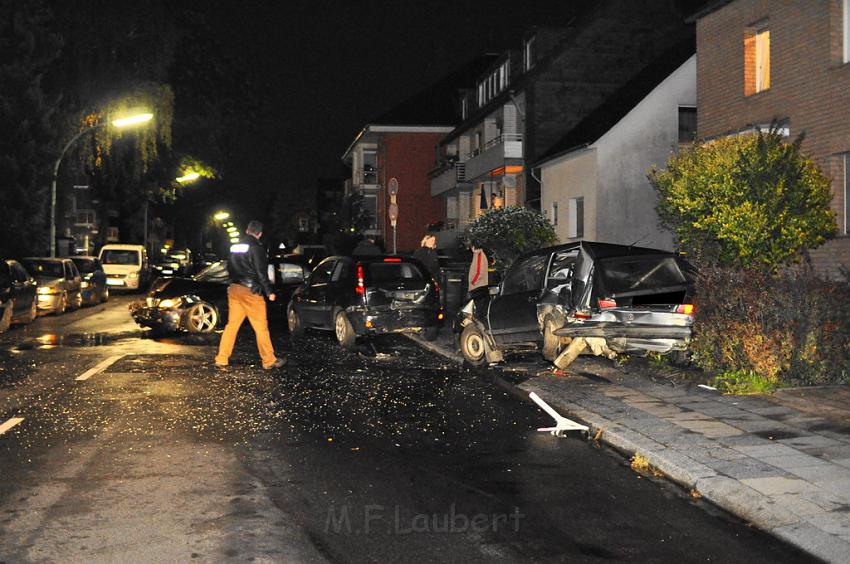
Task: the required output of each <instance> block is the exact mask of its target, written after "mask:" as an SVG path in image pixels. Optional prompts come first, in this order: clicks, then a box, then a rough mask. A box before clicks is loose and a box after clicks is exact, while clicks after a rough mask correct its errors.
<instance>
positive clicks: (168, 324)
mask: <svg viewBox="0 0 850 564" xmlns="http://www.w3.org/2000/svg"><path fill="white" fill-rule="evenodd" d="M132 316H133V320H134V321H135V322H136V323H138V324H139V325H141V326H142V327H150V328H151V329H161V330H163V331H177V330H178V329H179V328H180V311H179V310H176V309H160V308H158V307H137V308H134V309H133V310H132Z"/></svg>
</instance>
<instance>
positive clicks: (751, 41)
mask: <svg viewBox="0 0 850 564" xmlns="http://www.w3.org/2000/svg"><path fill="white" fill-rule="evenodd" d="M768 88H770V30H769V29H768V28H767V27H766V26H759V27H751V28H748V29H747V32H746V35H745V37H744V93H745V94H746V95H747V96H749V95H751V94H757V93H759V92H763V91H764V90H767V89H768Z"/></svg>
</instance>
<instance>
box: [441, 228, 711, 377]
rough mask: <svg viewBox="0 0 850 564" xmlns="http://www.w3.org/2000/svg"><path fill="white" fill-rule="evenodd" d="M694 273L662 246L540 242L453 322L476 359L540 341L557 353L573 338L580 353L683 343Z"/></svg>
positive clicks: (676, 347) (674, 347)
mask: <svg viewBox="0 0 850 564" xmlns="http://www.w3.org/2000/svg"><path fill="white" fill-rule="evenodd" d="M694 274H695V272H694V269H693V267H692V266H690V265H689V264H688V263H687V262H686V261H685V260H684V259H682V258H681V257H680V256H678V255H676V254H674V253H670V252H666V251H661V250H657V249H648V248H640V247H628V246H623V245H611V244H605V243H593V242H577V243H571V244H567V245H559V246H557V247H549V248H546V249H540V250H537V251H533V252H531V253H527V254H525V255H523V256H521V257H520V258H519V259H517V260H516V262H514V264H513V265H512V266H511V267H510V269H509V270H508V271H507V272H506V273H505V276H504V279H503V281H502V283H501V284H500V285H499V286H496V287H491V288H489V292H479V293H477V295H476V296H475V297H474V299H472V300H470V301H469V302H468V303H467V304H466V305H465V306H464V307H463V308H462V310H461V311H460V312H459V313H458V316H457V319H456V321H455V324H454V330H455V332H456V333H458V334H459V335H460V337H459V347H460V350H461V353H462V354H463V356H464V358H465V359H466V360H467V362H469V363H470V364H473V365H481V364H484V363H485V362H488V361H489V362H496V361H500V360H502V359H503V353H504V352H506V351H511V350H523V349H526V350H528V349H535V348H540V349H541V350H542V353H543V356H544V357H545V358H547V359H548V360H555V359H556V358H557V357H558V356H559V355H560V354H561V352H563V351H564V349H565V347H567V346H569V345H571V344H572V345H573V350H578V352H577V353H576V355H577V354H578V353H580V352H582V351H583V350H584V349H585V347H589V348H590V349H591V350H592V351H593V352H594V353H595V354H605V355H608V356H613V355H614V354H617V353H625V352H633V351H655V352H658V353H662V354H666V353H672V352H676V351H684V350H685V349H686V348H687V345H688V343H689V341H690V338H691V331H692V326H693V314H694V305H693V299H692V298H693V278H694ZM573 342H575V344H573ZM573 358H574V357H573ZM570 361H571V360H570ZM566 364H568V362H566ZM559 366H561V367H563V366H565V364H563V365H561V364H560V363H559Z"/></svg>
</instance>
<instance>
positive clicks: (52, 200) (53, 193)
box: [50, 113, 153, 257]
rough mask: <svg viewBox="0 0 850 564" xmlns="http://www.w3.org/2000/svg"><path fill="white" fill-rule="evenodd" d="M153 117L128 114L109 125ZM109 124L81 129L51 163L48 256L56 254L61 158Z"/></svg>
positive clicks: (148, 119) (132, 122) (118, 125)
mask: <svg viewBox="0 0 850 564" xmlns="http://www.w3.org/2000/svg"><path fill="white" fill-rule="evenodd" d="M151 119H153V114H150V113H141V114H137V115H133V116H129V117H126V118H121V119H116V120H114V121H112V123H111V125H113V126H114V127H127V126H128V125H138V124H141V123H145V122H148V121H150V120H151ZM108 125H110V123H108V122H107V123H99V124H97V125H93V126H91V127H89V128H88V129H83V130H82V131H80V132H79V133H77V134H76V135H74V136H73V137H72V138H71V140H70V141H68V142H67V143H66V144H65V147H64V148H63V149H62V152H61V153H60V154H59V158H58V159H56V164H54V165H53V181H52V182H51V183H50V256H51V257H55V256H56V180H57V178H58V177H59V165H61V164H62V159H63V158H64V157H65V153H67V152H68V149H70V148H71V145H73V144H74V143H75V142H76V141H77V139H79V138H80V137H82V136H83V135H84V134H86V133H89V132H91V131H94V130H95V129H99V128H101V127H106V126H108Z"/></svg>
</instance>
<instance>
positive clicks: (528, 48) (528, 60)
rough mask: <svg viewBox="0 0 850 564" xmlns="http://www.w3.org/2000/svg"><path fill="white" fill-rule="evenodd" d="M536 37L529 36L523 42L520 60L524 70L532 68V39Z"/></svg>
mask: <svg viewBox="0 0 850 564" xmlns="http://www.w3.org/2000/svg"><path fill="white" fill-rule="evenodd" d="M536 39H537V38H536V37H531V38H529V39H528V40H526V42H525V48H524V49H523V56H522V62H523V66H524V67H525V70H526V71H530V70H531V69H532V68H534V41H535V40H536Z"/></svg>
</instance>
